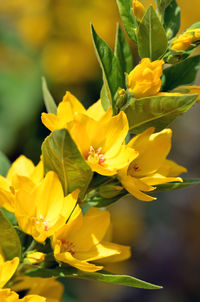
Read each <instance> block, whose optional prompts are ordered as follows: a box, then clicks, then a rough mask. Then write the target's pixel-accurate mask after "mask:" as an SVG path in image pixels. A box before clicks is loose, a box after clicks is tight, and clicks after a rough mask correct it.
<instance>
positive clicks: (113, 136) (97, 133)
mask: <svg viewBox="0 0 200 302" xmlns="http://www.w3.org/2000/svg"><path fill="white" fill-rule="evenodd" d="M68 129H69V131H70V134H71V136H72V138H73V140H74V141H75V143H76V144H77V146H78V148H79V150H80V152H81V153H82V155H83V157H84V158H85V160H86V161H87V163H88V164H89V165H90V167H91V169H92V170H93V171H95V172H97V173H99V174H101V175H114V174H116V173H117V170H118V169H121V168H123V167H125V166H127V165H128V164H129V163H130V162H131V161H132V160H133V159H134V158H135V156H136V155H137V152H135V151H134V150H133V149H132V148H129V147H127V146H126V145H124V144H123V142H124V140H125V138H126V135H127V134H128V130H129V126H128V120H127V117H126V115H125V113H124V112H123V111H121V112H120V113H119V114H118V115H115V116H113V117H109V116H107V117H106V118H103V119H101V121H96V120H94V119H92V118H91V117H89V116H86V115H84V114H78V115H77V116H76V118H75V120H74V121H73V122H72V123H71V125H69V127H68Z"/></svg>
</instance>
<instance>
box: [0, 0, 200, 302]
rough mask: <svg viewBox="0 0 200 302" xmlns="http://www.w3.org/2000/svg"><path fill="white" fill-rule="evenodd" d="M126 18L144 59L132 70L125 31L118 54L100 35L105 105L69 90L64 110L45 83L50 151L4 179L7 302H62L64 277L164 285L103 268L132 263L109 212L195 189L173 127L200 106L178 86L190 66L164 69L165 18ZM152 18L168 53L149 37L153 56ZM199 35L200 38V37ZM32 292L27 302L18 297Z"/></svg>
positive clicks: (0, 261) (2, 292) (191, 89)
mask: <svg viewBox="0 0 200 302" xmlns="http://www.w3.org/2000/svg"><path fill="white" fill-rule="evenodd" d="M168 2H170V1H168ZM163 3H165V4H166V2H163V1H160V4H162V5H164V4H163ZM168 5H169V3H168ZM126 7H127V6H125V7H123V14H124V10H125V9H126ZM162 8H163V7H162V6H161V7H159V10H158V13H160V14H161V12H162V11H163V10H162ZM120 9H121V6H120ZM127 13H130V14H131V18H132V19H131V20H133V21H134V22H133V27H134V26H135V30H134V31H133V30H132V28H131V33H130V31H128V33H129V35H130V36H131V38H132V39H133V40H134V39H135V41H137V43H138V49H139V54H140V56H141V61H139V62H138V64H137V65H136V66H135V67H134V68H133V65H132V63H130V56H131V51H130V49H129V46H128V44H127V43H126V41H125V38H124V37H123V36H122V35H123V33H122V31H121V29H120V27H118V35H117V39H118V40H117V42H116V49H115V52H114V53H113V52H112V50H111V49H110V48H109V47H108V45H107V44H106V43H105V42H104V41H103V40H102V39H101V38H100V37H99V36H98V35H97V34H96V32H95V30H94V29H93V28H92V34H93V40H94V45H95V48H96V52H97V54H98V59H99V60H100V61H101V67H102V69H103V80H104V84H103V88H102V92H101V97H100V99H99V100H98V101H97V102H96V103H94V104H93V105H92V106H90V107H89V108H88V109H85V108H84V107H83V105H82V104H81V102H79V100H78V99H77V98H76V97H75V96H74V95H72V94H71V93H70V92H69V91H67V92H66V94H65V96H64V97H63V100H62V101H61V102H60V103H59V104H58V106H57V105H56V103H55V102H54V100H53V98H52V97H51V95H50V92H49V91H48V89H47V86H46V83H45V81H44V82H43V84H44V85H43V92H44V99H45V105H46V107H47V113H42V116H41V119H42V123H43V124H44V125H45V126H46V127H47V128H48V129H49V130H50V132H51V133H50V134H49V135H48V137H47V138H46V139H45V140H44V142H43V144H42V148H41V150H42V154H41V157H40V161H39V163H38V164H37V165H36V166H35V165H34V164H33V162H32V161H31V160H30V159H28V158H26V157H25V156H23V155H21V156H20V157H19V158H17V159H16V160H15V161H14V162H13V164H12V165H11V166H10V168H9V169H8V171H7V173H5V174H6V175H1V176H0V207H1V211H0V227H1V230H2V229H3V230H5V229H6V232H7V233H8V232H9V234H10V236H11V237H12V239H13V243H12V242H8V238H5V236H4V237H1V239H2V240H1V242H0V248H1V249H0V251H1V253H0V298H2V300H3V301H5V302H11V301H14V302H17V301H22V302H43V301H50V300H51V299H53V301H55V302H57V301H59V300H60V298H61V296H62V292H63V287H62V285H61V283H59V281H57V280H56V278H57V277H74V278H76V277H77V278H78V277H79V278H86V279H97V280H101V281H106V282H113V283H119V284H126V285H131V286H139V287H145V288H158V286H154V285H151V284H149V283H145V284H144V282H143V281H141V280H138V279H135V278H132V277H130V276H117V277H116V276H114V275H112V274H109V273H108V272H106V273H105V272H104V271H102V270H103V269H105V268H106V265H107V264H108V263H113V262H118V261H122V260H126V259H128V258H130V256H131V248H130V246H125V245H121V244H117V243H113V242H112V238H111V236H110V233H111V232H110V229H111V217H110V212H109V210H108V209H105V208H106V207H107V206H108V205H110V204H111V203H113V202H116V201H117V200H119V199H120V198H121V197H123V196H125V195H127V194H131V195H132V196H133V197H135V198H136V199H138V200H141V201H153V200H155V199H156V196H154V195H151V194H152V191H157V190H159V189H160V188H161V189H162V188H163V186H164V189H165V190H172V189H174V187H175V188H177V187H181V185H182V186H184V185H188V184H190V180H187V181H186V184H185V180H184V179H182V178H181V177H180V176H179V175H181V174H182V173H184V172H187V169H186V168H184V167H183V166H181V165H179V164H177V163H176V162H174V161H172V160H170V159H168V155H169V152H170V150H171V139H172V130H171V129H170V128H168V125H169V124H170V122H172V121H173V120H174V119H175V118H176V117H177V116H178V115H180V114H182V113H184V112H185V111H187V110H188V109H189V108H190V107H191V106H192V105H193V104H194V103H195V102H196V101H197V100H198V99H199V95H198V94H199V93H198V92H199V87H198V86H192V85H190V86H185V84H187V83H188V80H187V78H186V79H184V80H183V81H182V82H181V80H180V81H178V80H177V79H176V78H175V80H177V84H174V81H172V77H173V76H174V74H175V77H176V76H177V73H180V70H183V69H181V68H186V67H187V66H188V65H187V64H188V60H186V63H185V61H183V62H182V63H181V66H183V67H180V65H178V67H176V65H175V66H170V67H168V68H165V66H164V64H165V62H166V60H167V56H168V52H167V51H170V50H169V49H168V50H167V47H168V43H167V36H166V34H165V31H164V28H163V26H162V24H161V21H160V19H159V16H158V15H157V14H158V13H156V12H155V11H154V9H153V8H152V7H150V8H149V9H147V10H145V9H144V7H143V6H142V5H141V4H140V3H139V1H136V0H134V1H133V7H132V10H128V12H127ZM123 14H122V18H123ZM134 18H135V19H134ZM150 18H153V19H152V20H150ZM149 20H150V21H151V24H152V22H153V21H154V22H155V24H157V25H156V26H157V27H158V29H159V30H158V34H159V35H161V37H162V39H163V41H166V43H165V44H166V45H165V46H166V47H164V48H163V45H160V46H159V47H157V43H158V42H159V41H156V44H154V43H155V41H154V40H153V38H152V36H150V37H149V39H150V40H151V41H150V42H151V43H149V44H148V45H149V46H148V47H150V49H149V52H148V53H146V51H147V49H146V47H147V45H146V43H144V40H145V39H146V36H145V35H144V39H141V35H142V33H143V32H144V29H145V32H147V29H149V26H150V24H149V23H148V22H150V21H149ZM125 25H126V28H127V24H126V23H125ZM145 26H146V27H145ZM153 30H154V27H152V31H153ZM191 33H192V37H193V38H192V39H193V40H192V41H193V42H194V41H197V40H194V39H198V34H199V33H198V31H197V30H192V31H191V30H190V32H189V34H190V35H191ZM154 34H155V31H154ZM122 37H123V38H122ZM142 37H143V36H142ZM143 43H144V44H143ZM152 43H153V44H152ZM163 43H164V42H163ZM178 43H179V42H178ZM121 45H122V46H123V47H122V49H121V48H120V47H121ZM178 48H179V49H180V47H179V46H178ZM102 50H103V51H102ZM124 50H125V51H124ZM105 54H107V55H108V56H109V58H111V60H107V57H106V58H105ZM128 54H129V58H128V59H127V57H128ZM145 54H147V55H145ZM148 54H149V56H148ZM154 57H155V59H154ZM191 59H192V60H194V59H193V58H191ZM195 60H196V59H195ZM198 62H199V61H198ZM184 64H186V65H184ZM193 64H194V62H193ZM185 66H186V67H185ZM176 68H177V69H176ZM194 73H195V71H194ZM184 75H185V76H186V77H187V74H186V73H185V72H184ZM194 77H195V75H194ZM173 85H174V86H173ZM175 88H176V89H175ZM174 89H175V90H174ZM193 182H194V180H192V181H191V184H192V183H193ZM122 202H123V201H122ZM16 229H17V232H18V233H19V234H20V236H19V235H18V233H17V232H16ZM7 233H6V234H7ZM0 236H1V235H0ZM10 246H12V249H11V248H10ZM41 277H42V278H47V279H42V278H41ZM32 278H33V279H32ZM113 280H114V281H113ZM24 289H25V290H26V291H27V295H26V296H25V297H22V298H19V296H18V294H17V292H20V291H23V290H24Z"/></svg>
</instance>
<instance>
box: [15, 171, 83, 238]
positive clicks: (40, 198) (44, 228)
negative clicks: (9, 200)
mask: <svg viewBox="0 0 200 302" xmlns="http://www.w3.org/2000/svg"><path fill="white" fill-rule="evenodd" d="M26 186H27V187H26ZM78 193H79V190H75V191H74V192H73V193H71V194H69V195H67V196H66V197H64V194H63V189H62V186H61V183H60V181H59V179H58V176H57V175H56V173H54V172H53V171H50V172H48V173H47V174H46V176H45V178H44V179H43V180H42V181H41V182H40V183H39V184H38V185H35V186H34V187H33V188H31V187H30V184H29V182H27V183H25V184H24V187H23V188H22V189H20V190H19V191H18V192H17V193H16V206H15V216H16V218H17V221H18V224H19V226H20V227H21V229H22V230H23V232H25V233H27V234H29V235H32V236H33V238H34V239H35V240H36V241H39V242H44V241H45V240H46V238H47V237H50V236H51V235H53V233H54V232H55V231H56V230H58V229H59V228H60V227H62V226H63V224H65V222H66V220H67V219H68V218H69V216H70V215H71V212H72V211H73V209H74V207H75V205H76V202H77V198H78Z"/></svg>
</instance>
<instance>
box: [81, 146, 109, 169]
mask: <svg viewBox="0 0 200 302" xmlns="http://www.w3.org/2000/svg"><path fill="white" fill-rule="evenodd" d="M85 158H86V160H88V161H89V162H91V163H94V164H99V165H103V163H104V161H105V157H104V154H103V153H102V147H99V148H98V149H96V150H95V148H94V147H93V146H90V148H89V151H88V153H87V155H86V156H85Z"/></svg>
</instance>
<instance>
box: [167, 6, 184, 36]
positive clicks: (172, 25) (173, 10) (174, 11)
mask: <svg viewBox="0 0 200 302" xmlns="http://www.w3.org/2000/svg"><path fill="white" fill-rule="evenodd" d="M180 25H181V10H180V7H179V6H178V4H177V2H176V0H172V1H171V2H170V4H169V5H168V6H167V8H166V9H165V11H164V28H165V30H166V33H167V37H168V39H171V38H173V37H174V36H175V35H176V34H177V33H178V31H179V29H180Z"/></svg>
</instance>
